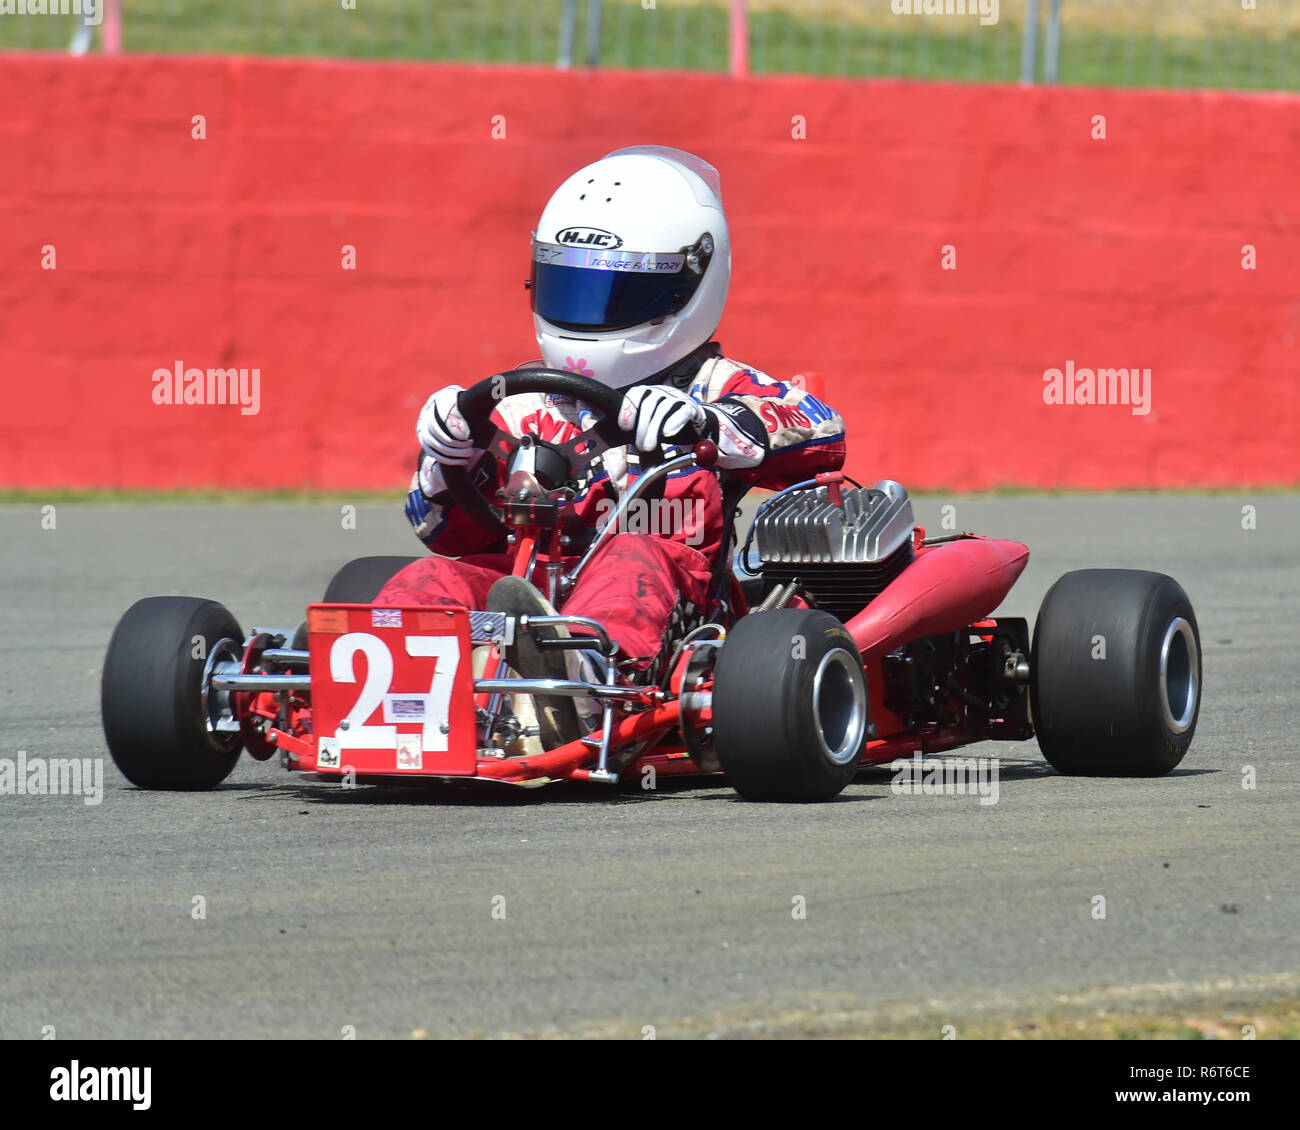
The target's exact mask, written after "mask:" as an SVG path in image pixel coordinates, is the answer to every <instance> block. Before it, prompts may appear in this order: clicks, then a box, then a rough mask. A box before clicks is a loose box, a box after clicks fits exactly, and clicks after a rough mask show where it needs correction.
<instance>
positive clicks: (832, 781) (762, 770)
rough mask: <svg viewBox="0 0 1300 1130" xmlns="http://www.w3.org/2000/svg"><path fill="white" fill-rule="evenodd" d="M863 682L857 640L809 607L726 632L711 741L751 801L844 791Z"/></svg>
mask: <svg viewBox="0 0 1300 1130" xmlns="http://www.w3.org/2000/svg"><path fill="white" fill-rule="evenodd" d="M867 716H868V707H867V685H866V678H865V676H864V674H863V670H862V657H861V656H860V655H859V654H858V649H857V647H856V646H855V645H854V643H853V638H852V637H851V636H850V635H849V633H848V632H847V631H845V629H844V625H843V624H841V623H840V622H839V621H838V620H837V619H835V617H834V616H832V615H830V614H829V613H827V612H819V611H816V610H810V609H780V610H777V611H773V612H754V613H751V614H750V615H748V616H745V617H743V618H742V619H740V620H739V621H738V622H737V623H736V625H735V627H734V628H732V629H731V630H730V631H729V632H728V633H727V639H726V642H725V643H724V644H723V645H722V648H721V649H720V653H719V656H718V663H717V667H716V668H715V670H714V679H713V739H714V744H715V747H716V749H717V753H718V760H719V761H720V763H721V765H722V771H723V772H724V773H725V774H726V777H727V781H728V783H729V784H730V785H731V786H732V788H734V789H735V790H736V792H738V793H739V794H740V795H741V796H743V797H744V798H745V799H746V800H757V801H783V802H792V803H807V802H813V801H823V800H830V799H831V798H832V797H835V796H838V795H839V794H840V793H841V792H842V791H843V790H844V787H845V786H846V785H847V784H848V783H849V782H850V781H852V780H853V777H854V775H855V774H856V773H857V771H858V767H859V766H860V765H861V762H862V751H863V749H864V747H865V745H866V737H867V720H868V718H867Z"/></svg>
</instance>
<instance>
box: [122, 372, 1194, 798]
mask: <svg viewBox="0 0 1300 1130" xmlns="http://www.w3.org/2000/svg"><path fill="white" fill-rule="evenodd" d="M525 392H534V393H545V394H553V395H559V396H567V397H572V398H573V399H575V400H576V401H578V402H579V403H580V404H581V405H583V406H585V407H586V408H588V409H590V410H591V412H592V413H593V414H594V419H595V422H594V423H592V424H591V425H590V426H588V427H587V428H586V430H585V431H583V432H582V433H581V434H580V435H578V436H576V437H575V438H573V439H571V440H570V441H568V442H566V443H552V442H546V441H543V440H541V439H539V438H538V437H535V436H524V437H522V438H519V437H515V436H513V435H510V434H508V433H506V432H504V431H502V430H500V429H498V428H497V427H496V426H495V424H494V423H493V421H492V418H491V410H492V408H493V407H494V405H495V403H496V401H497V400H498V399H499V398H501V397H503V396H512V395H515V394H517V393H525ZM619 404H620V394H619V393H617V392H615V391H613V390H611V389H609V388H607V387H606V386H604V385H601V384H599V383H597V382H595V381H592V380H589V379H586V378H583V377H580V376H577V375H575V374H572V373H563V372H559V371H556V370H549V369H525V370H516V371H512V372H509V373H502V374H498V375H496V376H494V377H490V378H488V379H487V380H484V381H481V382H479V383H478V384H476V385H475V386H473V387H472V388H469V389H467V390H465V391H464V392H463V393H462V394H461V396H460V402H459V406H460V410H461V412H462V414H463V415H464V417H465V419H466V421H467V422H468V423H469V425H470V428H471V431H472V434H473V437H474V440H475V443H476V445H477V446H478V447H480V448H482V449H484V450H489V451H492V452H493V453H494V454H495V455H496V456H497V458H498V459H499V460H500V462H501V465H502V466H503V467H504V468H505V486H504V487H503V488H502V489H501V490H499V491H497V494H496V499H495V503H494V502H493V500H492V499H491V498H489V497H488V496H487V494H485V493H483V492H482V491H481V490H479V489H478V488H477V487H476V485H475V484H474V483H473V482H472V481H471V478H470V475H469V473H468V472H467V471H466V470H465V469H464V468H454V467H453V468H447V474H446V481H447V485H448V489H449V491H450V493H451V495H452V498H453V499H454V501H455V502H456V503H457V504H458V505H459V506H460V507H461V508H463V510H464V511H465V512H466V513H467V514H469V515H471V516H472V517H473V518H474V520H475V521H476V522H477V523H478V524H479V525H481V526H482V527H483V528H484V529H485V530H487V531H490V532H491V533H492V534H494V535H496V536H497V537H498V538H499V539H500V540H501V542H502V543H504V545H505V546H506V547H507V552H508V553H509V554H510V555H511V560H512V562H513V570H512V571H513V574H514V575H515V576H518V577H522V578H526V579H528V580H530V581H531V582H533V583H534V584H535V586H536V587H537V589H538V590H539V591H540V592H541V593H543V594H546V596H547V597H548V598H549V600H550V602H551V604H552V605H553V606H554V607H555V609H556V615H554V616H550V615H546V616H529V615H511V614H508V613H502V612H494V611H490V610H486V609H473V608H442V607H409V606H404V607H391V606H388V605H383V604H376V603H374V599H375V597H376V595H377V593H378V592H379V591H380V589H381V588H382V586H383V585H384V584H385V583H386V581H387V580H388V579H389V578H391V577H392V576H393V575H394V574H395V573H396V572H397V571H398V570H399V569H400V568H401V567H403V566H404V565H406V564H407V563H408V562H409V561H411V560H414V558H391V557H383V558H379V557H371V558H361V559H358V560H356V561H353V562H351V563H349V564H348V565H345V566H344V567H343V568H342V569H341V570H340V571H339V572H338V574H336V576H335V578H334V580H333V581H332V582H331V584H330V586H329V588H328V589H327V591H326V593H325V598H324V600H323V601H322V602H320V603H318V604H312V605H310V606H309V607H308V608H307V616H306V621H305V623H304V624H303V626H302V627H300V628H299V629H297V630H296V631H294V630H290V629H278V630H277V629H265V628H254V629H253V630H252V631H251V632H250V633H247V634H245V633H244V632H243V631H242V630H241V629H240V627H239V624H238V623H237V622H236V620H235V618H234V617H233V616H232V615H231V614H230V613H229V612H228V611H227V610H226V609H225V608H224V607H222V606H221V605H220V604H218V603H216V602H214V601H210V600H203V599H198V598H192V597H174V596H165V597H150V598H146V599H144V600H141V601H138V602H137V603H136V604H135V605H133V606H132V607H131V608H130V609H129V610H128V611H127V612H126V614H125V615H124V616H123V617H122V619H121V621H120V622H119V624H118V626H117V628H116V630H115V631H114V633H113V637H112V641H111V642H110V644H109V648H108V654H107V657H106V659H105V664H104V672H103V681H102V712H103V722H104V732H105V735H106V738H107V743H108V748H109V750H110V752H111V754H112V756H113V759H114V761H115V762H116V763H117V765H118V767H119V768H120V769H121V771H122V772H123V774H125V776H126V777H127V778H128V779H129V780H130V781H132V782H134V783H135V784H136V785H138V786H141V787H144V788H156V789H205V788H211V787H213V786H215V785H217V784H218V783H220V782H221V781H222V780H224V779H225V778H226V776H227V775H228V774H229V773H230V772H231V770H232V769H233V768H234V765H235V763H236V760H237V759H238V757H239V754H240V751H241V750H247V752H248V753H249V754H250V756H252V757H254V758H256V759H258V760H265V759H268V758H270V757H272V756H275V755H277V754H278V755H279V756H280V758H281V760H282V763H283V765H284V766H285V767H286V768H287V769H290V770H297V771H302V772H309V773H315V774H317V775H319V776H322V777H326V778H330V779H333V780H336V781H343V782H345V783H364V782H393V781H398V782H407V783H410V782H413V781H419V780H425V779H437V780H444V781H445V780H460V781H463V780H467V779H473V780H479V781H491V782H498V783H505V784H511V785H516V786H538V785H543V784H546V783H547V782H551V781H561V780H563V781H590V782H599V783H604V784H613V783H615V782H618V781H619V780H625V779H631V778H639V779H641V780H642V781H643V782H644V781H645V779H646V778H647V777H648V776H649V775H650V772H651V771H653V773H655V774H660V775H683V774H703V775H713V774H719V773H720V774H722V775H723V776H724V777H725V779H726V780H727V782H728V783H729V784H730V785H731V786H732V787H733V788H735V790H736V791H737V792H738V793H740V794H741V796H743V797H745V798H748V799H751V800H763V801H819V800H827V799H830V798H832V797H834V796H836V795H837V794H838V793H840V792H841V790H843V789H844V787H845V786H846V785H847V784H848V783H849V782H850V781H851V780H852V779H853V777H854V775H855V774H856V773H857V771H858V769H859V767H860V766H862V765H865V764H875V763H880V762H888V761H892V760H893V759H895V758H906V757H912V756H913V755H915V754H918V753H919V754H922V755H924V754H929V753H935V752H941V751H945V750H953V749H956V748H958V747H961V746H965V745H968V744H970V743H972V742H977V741H981V740H987V739H991V740H994V741H999V740H1002V741H1022V740H1025V739H1028V738H1030V737H1031V736H1033V735H1035V734H1037V738H1038V743H1039V746H1040V748H1041V750H1042V752H1043V755H1044V756H1045V757H1046V759H1047V760H1048V762H1050V763H1051V765H1052V766H1054V767H1055V768H1056V769H1057V770H1058V771H1059V772H1061V773H1064V774H1081V775H1119V776H1144V775H1145V776H1152V775H1159V774H1164V773H1168V772H1169V771H1170V770H1171V769H1173V768H1174V767H1175V766H1176V765H1177V764H1178V763H1179V761H1181V759H1182V757H1183V755H1184V754H1185V753H1186V751H1187V748H1188V746H1189V744H1190V743H1191V740H1192V735H1193V732H1194V731H1195V728H1196V721H1197V715H1198V711H1199V706H1200V690H1201V650H1200V637H1199V633H1198V629H1197V623H1196V616H1195V613H1194V612H1193V610H1192V606H1191V603H1190V601H1189V600H1188V598H1187V595H1186V594H1185V593H1184V592H1183V590H1182V588H1181V587H1180V586H1179V585H1178V584H1177V583H1176V582H1175V581H1174V580H1173V579H1171V578H1170V577H1167V576H1165V575H1163V574H1160V573H1152V572H1140V571H1132V570H1115V569H1087V570H1081V571H1077V572H1071V573H1067V574H1065V575H1064V576H1063V577H1061V578H1060V579H1059V580H1058V581H1057V582H1056V583H1055V584H1054V585H1053V586H1052V588H1051V589H1050V590H1049V591H1048V593H1047V595H1046V597H1045V598H1044V600H1043V603H1042V606H1041V609H1040V611H1039V615H1038V619H1037V622H1036V624H1035V626H1034V632H1033V637H1032V640H1031V637H1030V634H1029V629H1028V625H1027V623H1026V621H1025V620H1023V619H1017V618H1005V617H997V618H993V617H992V616H991V613H992V612H993V611H994V610H995V609H996V608H997V607H998V606H999V605H1000V604H1001V602H1002V601H1003V599H1004V597H1005V596H1006V595H1007V592H1008V591H1009V590H1010V588H1011V586H1012V585H1013V584H1014V583H1015V581H1016V579H1017V578H1018V577H1019V576H1020V573H1021V571H1022V570H1023V569H1024V566H1025V563H1026V561H1027V560H1028V556H1029V551H1028V549H1027V548H1026V547H1025V546H1024V545H1022V544H1021V543H1019V542H1016V541H1006V540H999V539H994V538H986V537H982V536H979V535H976V534H972V533H958V534H951V535H946V536H942V537H933V538H931V537H927V536H926V532H925V530H924V529H923V528H922V527H920V526H918V525H916V524H915V523H914V521H913V516H912V506H911V502H910V500H909V498H908V495H907V492H906V491H905V490H904V489H903V487H902V486H901V485H899V484H898V483H896V482H893V481H890V480H884V481H882V482H879V483H877V484H876V485H875V486H873V487H870V488H867V487H862V486H860V485H858V484H857V483H855V482H853V481H852V480H850V479H849V478H848V477H847V476H846V475H844V474H843V473H841V472H833V473H823V474H818V475H816V476H815V477H814V478H812V479H809V480H807V481H805V482H800V483H797V484H795V485H793V486H790V487H789V488H787V489H785V490H781V491H779V492H777V493H775V494H773V495H771V496H770V497H769V498H767V499H766V500H765V501H764V502H763V503H762V505H761V506H760V507H759V508H758V511H757V513H756V515H755V518H754V521H753V523H752V526H751V527H750V529H749V531H748V534H747V536H746V538H745V541H744V544H743V545H742V546H740V547H739V549H737V545H736V542H737V534H736V529H735V523H734V515H736V514H737V513H738V512H739V511H738V504H739V502H740V499H741V496H742V495H743V494H744V492H745V487H744V485H743V484H740V483H739V482H737V481H734V480H733V478H732V477H731V476H728V475H727V474H726V473H725V472H719V474H720V478H721V482H722V486H723V501H724V505H725V507H726V510H725V513H726V514H727V515H728V517H729V519H731V520H730V523H729V524H730V531H729V533H730V539H731V540H730V544H728V545H727V546H725V547H724V549H723V550H722V551H721V552H720V553H719V554H718V558H717V565H716V567H715V569H714V577H713V584H712V588H711V600H710V603H709V605H708V606H707V607H706V608H705V609H704V610H703V611H702V614H701V616H700V618H699V621H698V622H697V623H694V624H692V625H685V626H684V628H683V631H682V632H681V633H680V636H679V638H676V639H674V640H670V641H668V642H667V643H666V645H665V650H664V654H662V655H661V656H660V657H659V660H658V661H657V662H656V663H655V664H654V665H653V666H652V669H651V671H650V672H649V673H646V672H641V673H639V674H638V673H629V672H628V671H626V670H625V669H623V668H622V667H621V666H620V664H619V662H618V661H617V654H618V647H617V644H616V642H615V641H613V640H612V639H611V638H610V636H609V634H608V632H607V631H606V629H605V627H604V625H602V624H601V623H600V622H598V621H597V620H594V619H591V618H587V617H579V616H566V615H565V614H564V600H565V597H566V595H567V594H568V593H569V591H570V590H571V589H572V588H573V585H574V583H575V581H576V580H577V578H578V577H579V576H580V575H581V573H582V571H583V569H584V568H586V566H587V565H588V564H589V563H590V562H591V561H592V560H593V558H595V557H596V555H598V554H599V553H600V552H601V551H602V547H603V546H604V545H605V544H606V542H607V539H608V536H609V535H610V534H611V533H612V532H613V531H614V530H616V529H617V528H618V527H619V521H618V519H619V517H620V514H621V513H623V512H625V511H626V510H627V509H628V508H629V507H631V506H632V505H633V504H635V503H636V502H637V500H638V499H644V498H646V497H648V496H650V495H651V494H652V493H653V492H654V491H655V490H656V489H659V490H662V483H663V480H664V477H665V476H667V475H669V474H671V473H673V472H675V471H681V470H683V469H686V468H690V467H692V466H696V465H704V466H710V465H712V461H713V460H714V459H715V458H716V454H717V452H716V448H715V447H714V446H713V445H712V444H711V443H709V442H708V441H700V442H691V440H690V439H688V438H685V437H683V438H682V442H680V443H677V444H675V445H669V446H668V449H667V452H666V453H665V452H664V451H659V452H652V453H650V454H649V455H647V456H645V458H644V460H643V462H642V465H641V472H640V474H639V476H637V477H636V478H635V480H634V482H633V483H632V484H631V485H630V486H629V487H628V488H627V489H626V490H625V491H624V493H623V495H622V497H621V499H620V501H619V504H618V506H619V509H618V510H617V511H616V512H615V513H614V514H612V515H611V516H610V520H609V521H608V522H606V523H605V525H604V526H603V527H602V528H601V529H600V530H599V531H598V532H595V534H594V536H592V537H591V541H590V544H588V545H586V546H585V547H584V546H582V545H581V543H580V541H578V540H575V534H574V533H573V531H572V524H566V522H565V521H564V518H565V512H566V505H567V503H568V502H569V501H570V500H571V499H572V498H573V495H574V491H575V488H576V485H577V483H578V482H579V481H581V479H582V475H583V472H584V469H585V468H587V467H588V465H589V464H590V463H591V461H592V460H593V459H594V458H595V457H596V456H597V455H599V454H600V453H601V452H603V451H605V450H607V449H609V448H611V447H615V446H626V445H627V444H629V443H630V442H631V438H632V437H631V436H630V435H629V434H626V433H624V432H622V431H621V430H620V429H619V427H618V425H617V419H618V409H619ZM674 438H678V437H674ZM589 536H590V534H589ZM560 629H563V630H562V631H561V630H560ZM519 633H530V634H531V637H530V638H531V639H532V640H533V641H534V643H535V644H536V646H537V647H538V648H539V649H543V650H544V649H548V648H557V649H568V650H574V651H576V650H578V649H582V650H584V651H585V652H586V654H587V655H588V656H594V657H595V665H594V667H591V668H589V669H590V670H595V671H596V672H597V674H596V675H594V676H592V677H588V678H585V679H583V678H568V679H556V678H545V679H539V678H525V677H522V676H520V675H519V674H518V673H517V672H515V671H513V670H512V669H511V668H510V667H509V666H508V665H507V663H506V660H505V654H506V651H507V650H508V649H509V647H510V645H511V644H512V643H513V642H514V641H515V639H516V637H517V636H518V634H519ZM539 696H543V697H551V698H554V697H555V696H567V697H575V698H582V699H585V700H588V701H594V703H596V704H598V711H599V714H598V718H599V723H598V725H596V727H595V728H594V729H593V730H592V731H591V732H589V733H586V734H584V735H583V736H582V737H580V738H578V739H576V740H572V741H568V742H565V743H563V744H560V745H558V747H556V748H551V749H543V748H541V747H540V745H539V743H538V741H537V737H536V734H537V730H538V727H537V726H536V725H532V724H531V721H535V717H536V715H535V711H533V712H532V713H530V709H529V708H530V705H531V706H533V707H535V706H536V703H537V701H538V697H539ZM530 720H531V721H530Z"/></svg>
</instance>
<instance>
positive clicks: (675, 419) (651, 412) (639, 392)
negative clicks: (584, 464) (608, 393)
mask: <svg viewBox="0 0 1300 1130" xmlns="http://www.w3.org/2000/svg"><path fill="white" fill-rule="evenodd" d="M707 420H708V417H707V416H706V415H705V412H704V405H702V404H701V403H700V402H699V401H698V400H695V399H693V398H692V397H690V396H688V395H687V394H686V393H684V392H682V391H681V390H680V389H676V388H669V387H667V386H666V385H637V386H636V388H632V389H629V390H628V391H627V392H626V393H624V394H623V406H622V408H621V409H620V410H619V413H618V426H619V427H620V428H622V429H623V430H624V431H625V432H630V431H632V429H633V426H634V425H635V428H636V447H637V450H638V451H654V450H655V448H657V447H659V446H660V445H661V444H662V443H664V442H665V441H666V440H667V438H668V437H669V436H676V435H677V434H678V433H679V432H684V431H687V430H688V429H689V431H690V432H694V433H697V434H698V433H699V432H700V430H701V429H702V428H703V427H704V425H705V423H706V422H707Z"/></svg>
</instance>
